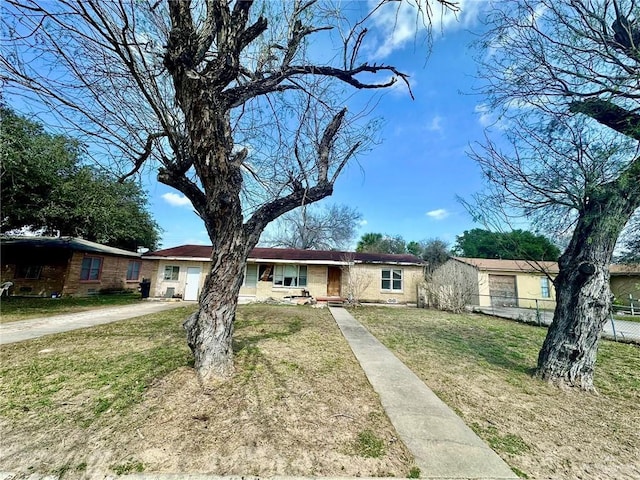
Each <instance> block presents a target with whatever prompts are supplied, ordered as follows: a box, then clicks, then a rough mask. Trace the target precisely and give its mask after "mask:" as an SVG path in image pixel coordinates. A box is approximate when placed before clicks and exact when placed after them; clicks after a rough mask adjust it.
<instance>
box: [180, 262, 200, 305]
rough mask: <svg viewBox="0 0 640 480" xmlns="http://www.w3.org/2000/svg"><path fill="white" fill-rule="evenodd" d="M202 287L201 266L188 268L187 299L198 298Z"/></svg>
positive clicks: (185, 296)
mask: <svg viewBox="0 0 640 480" xmlns="http://www.w3.org/2000/svg"><path fill="white" fill-rule="evenodd" d="M199 288H200V267H188V268H187V283H186V285H185V286H184V299H185V300H198V290H199Z"/></svg>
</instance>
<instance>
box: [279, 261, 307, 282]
mask: <svg viewBox="0 0 640 480" xmlns="http://www.w3.org/2000/svg"><path fill="white" fill-rule="evenodd" d="M273 285H274V286H276V287H306V286H307V266H306V265H276V266H275V268H274V269H273Z"/></svg>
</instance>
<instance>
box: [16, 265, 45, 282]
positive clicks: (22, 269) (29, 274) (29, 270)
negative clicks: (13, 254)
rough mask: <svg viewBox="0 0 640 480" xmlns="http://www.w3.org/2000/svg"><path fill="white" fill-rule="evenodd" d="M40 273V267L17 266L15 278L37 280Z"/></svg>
mask: <svg viewBox="0 0 640 480" xmlns="http://www.w3.org/2000/svg"><path fill="white" fill-rule="evenodd" d="M41 271H42V266H41V265H18V266H17V268H16V278H24V279H26V280H37V279H39V278H40V272H41Z"/></svg>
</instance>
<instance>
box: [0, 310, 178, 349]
mask: <svg viewBox="0 0 640 480" xmlns="http://www.w3.org/2000/svg"><path fill="white" fill-rule="evenodd" d="M182 306H185V304H184V303H182V302H153V301H149V302H140V303H136V304H135V305H125V306H120V307H108V308H98V309H94V310H88V311H86V312H79V313H68V314H65V315H56V316H53V317H43V318H31V319H29V320H21V321H19V322H9V323H3V324H0V345H4V344H6V343H15V342H23V341H25V340H31V339H33V338H38V337H42V336H44V335H52V334H54V333H61V332H68V331H69V330H77V329H79V328H87V327H94V326H96V325H103V324H105V323H111V322H117V321H118V320H125V319H127V318H134V317H141V316H142V315H148V314H150V313H157V312H161V311H163V310H169V309H172V308H177V307H182Z"/></svg>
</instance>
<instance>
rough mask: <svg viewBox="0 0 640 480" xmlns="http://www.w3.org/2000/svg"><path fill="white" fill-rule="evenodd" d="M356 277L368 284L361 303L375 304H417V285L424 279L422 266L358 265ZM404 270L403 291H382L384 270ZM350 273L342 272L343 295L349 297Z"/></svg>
mask: <svg viewBox="0 0 640 480" xmlns="http://www.w3.org/2000/svg"><path fill="white" fill-rule="evenodd" d="M352 268H353V270H354V276H355V277H356V278H358V279H359V281H362V283H363V284H367V286H366V288H364V289H362V293H361V294H360V301H362V302H375V303H380V302H382V303H416V301H417V298H418V295H417V285H418V282H420V281H422V279H423V278H424V276H423V275H424V274H423V268H422V266H421V265H395V264H363V263H357V264H355V265H354V266H353V267H352ZM388 269H400V270H402V290H401V291H397V290H394V291H390V290H383V289H382V270H388ZM348 276H349V274H348V271H347V269H346V268H345V269H343V272H342V295H343V296H347V294H348V292H347V290H346V286H347V285H348Z"/></svg>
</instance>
